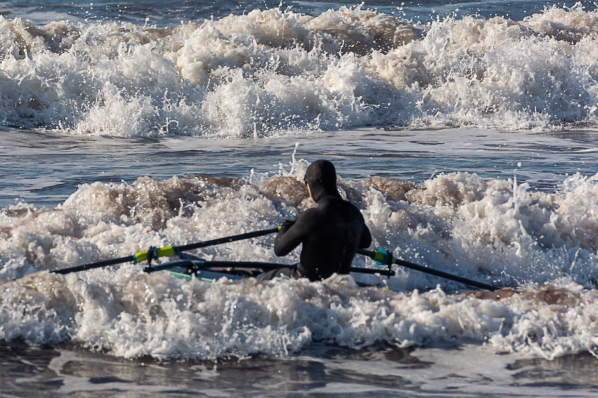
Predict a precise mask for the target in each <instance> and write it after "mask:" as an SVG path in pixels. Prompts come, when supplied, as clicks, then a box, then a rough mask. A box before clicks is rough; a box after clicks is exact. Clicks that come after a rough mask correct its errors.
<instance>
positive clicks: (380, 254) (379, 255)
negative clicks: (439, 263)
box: [357, 249, 498, 292]
mask: <svg viewBox="0 0 598 398" xmlns="http://www.w3.org/2000/svg"><path fill="white" fill-rule="evenodd" d="M357 253H359V254H363V255H365V256H368V257H369V258H371V259H372V260H374V261H377V262H380V263H386V262H387V261H388V257H387V256H388V255H389V254H388V252H386V251H383V250H374V251H371V250H364V249H359V250H358V251H357ZM392 263H393V264H397V265H401V266H403V267H406V268H411V269H414V270H416V271H421V272H425V273H427V274H431V275H436V276H440V277H441V278H445V279H450V280H452V281H455V282H460V283H463V284H465V285H469V286H474V287H478V288H480V289H486V290H490V291H491V292H493V291H495V290H498V288H497V287H495V286H492V285H487V284H485V283H482V282H478V281H474V280H471V279H467V278H463V277H461V276H457V275H452V274H447V273H446V272H442V271H438V270H435V269H433V268H428V267H424V266H421V265H417V264H413V263H410V262H407V261H403V260H399V259H397V258H395V257H392Z"/></svg>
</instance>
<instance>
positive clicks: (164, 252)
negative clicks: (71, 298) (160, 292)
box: [50, 227, 280, 274]
mask: <svg viewBox="0 0 598 398" xmlns="http://www.w3.org/2000/svg"><path fill="white" fill-rule="evenodd" d="M279 229H280V227H276V228H272V229H264V230H262V231H254V232H248V233H246V234H240V235H233V236H227V237H225V238H219V239H213V240H207V241H204V242H197V243H190V244H188V245H182V246H166V247H160V248H157V247H153V248H150V249H149V250H144V251H141V252H137V253H135V254H133V255H131V256H126V257H120V258H114V259H111V260H104V261H99V262H97V263H91V264H85V265H78V266H76V267H71V268H63V269H56V270H54V271H50V272H51V273H54V274H70V273H72V272H80V271H86V270H89V269H94V268H101V267H107V266H110V265H116V264H122V263H127V262H130V261H134V262H136V263H139V262H141V261H145V260H150V261H151V260H152V259H154V258H159V257H165V256H174V255H175V254H176V253H179V252H182V251H185V250H193V249H199V248H201V247H207V246H214V245H220V244H223V243H229V242H235V241H238V240H243V239H251V238H257V237H259V236H264V235H268V234H272V233H274V232H278V230H279Z"/></svg>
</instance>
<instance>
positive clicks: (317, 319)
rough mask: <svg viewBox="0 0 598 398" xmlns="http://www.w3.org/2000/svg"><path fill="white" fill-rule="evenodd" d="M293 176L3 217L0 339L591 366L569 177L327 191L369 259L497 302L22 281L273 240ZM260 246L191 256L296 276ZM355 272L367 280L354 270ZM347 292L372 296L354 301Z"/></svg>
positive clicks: (335, 282) (133, 349) (351, 287)
mask: <svg viewBox="0 0 598 398" xmlns="http://www.w3.org/2000/svg"><path fill="white" fill-rule="evenodd" d="M305 166H306V162H303V161H300V162H297V163H294V164H293V167H292V169H291V170H290V171H284V170H283V172H282V173H281V174H280V175H277V176H270V175H252V176H251V177H250V178H248V179H245V180H238V179H232V178H214V177H210V176H188V177H173V178H171V179H168V180H163V181H158V180H154V179H152V178H149V177H143V178H140V179H139V180H137V181H136V182H135V183H133V184H131V185H127V184H124V183H123V184H104V183H100V182H96V183H93V184H90V185H83V186H81V187H80V188H79V189H78V190H77V191H76V192H75V193H74V194H73V195H71V197H69V198H68V199H67V200H66V201H65V202H64V203H62V204H61V205H59V206H57V207H56V208H54V209H38V208H35V207H34V206H31V205H27V204H25V203H21V204H19V205H15V206H11V207H10V208H6V209H3V210H2V211H1V212H0V276H2V277H4V278H3V279H0V291H2V295H0V339H3V340H9V341H10V340H14V339H26V340H27V341H30V342H32V343H37V344H41V343H49V344H55V343H59V342H63V341H71V342H73V343H75V344H80V345H82V346H85V347H89V348H92V349H97V350H102V351H107V352H109V353H111V354H113V355H117V356H122V357H127V358H131V357H138V356H144V355H150V356H152V357H155V358H159V359H174V358H220V357H225V356H229V355H235V356H245V355H250V354H254V353H263V354H267V355H273V356H285V355H288V354H290V353H293V352H297V351H300V350H301V349H302V348H303V347H305V346H306V345H307V344H309V343H310V342H312V341H322V342H326V343H332V344H339V345H342V346H347V347H351V348H360V347H364V346H371V345H374V344H376V343H377V342H380V341H382V342H385V343H387V344H392V345H397V346H411V345H424V346H425V345H428V344H434V343H441V342H451V343H455V342H457V343H459V342H472V341H473V342H477V343H480V344H486V345H488V346H489V347H490V348H492V349H493V350H494V351H496V352H501V353H512V352H517V353H524V354H530V355H541V356H543V357H546V358H554V357H556V356H561V355H565V354H570V353H576V352H581V351H589V352H592V353H596V347H597V345H598V339H597V337H596V336H598V323H597V321H596V319H598V304H597V301H596V299H597V297H596V292H595V290H591V288H592V287H593V286H595V284H596V281H597V280H598V267H597V266H596V265H597V264H598V259H597V258H596V251H597V250H598V214H595V211H594V209H596V208H598V203H596V201H597V200H598V199H597V198H598V175H596V176H594V177H583V176H581V175H574V176H571V177H569V178H568V179H567V180H565V182H564V183H563V184H562V185H561V187H560V188H559V190H558V191H557V192H555V193H545V192H538V191H532V190H531V189H530V188H529V186H527V185H526V184H517V182H516V181H515V180H509V181H506V180H483V179H481V178H479V177H478V176H477V175H475V174H468V173H452V174H446V175H439V176H436V177H434V178H431V179H429V180H427V181H425V183H424V184H423V185H416V184H414V183H412V182H406V181H402V180H399V179H396V178H380V177H374V178H371V179H367V180H348V179H340V180H339V182H340V185H339V186H340V188H341V191H342V194H343V195H344V196H345V197H347V198H349V199H350V200H351V201H352V202H353V203H355V204H356V205H357V206H358V207H359V208H360V209H361V211H362V212H363V214H364V217H365V220H366V222H367V224H368V226H369V227H370V229H371V231H372V235H373V237H374V246H376V247H385V248H388V249H391V250H392V251H393V252H394V254H395V256H397V257H400V258H402V259H404V260H407V261H412V262H416V263H419V264H427V265H429V266H431V267H434V268H437V269H441V270H444V271H446V272H450V273H453V274H457V275H462V276H465V277H468V278H471V279H477V280H480V281H485V282H487V283H491V284H495V285H499V286H507V288H505V289H502V290H500V291H498V292H494V293H490V292H478V293H472V292H462V288H463V286H460V285H458V284H456V283H453V282H447V281H444V280H441V279H437V278H435V277H432V276H429V275H426V274H422V273H418V272H416V271H409V270H407V269H400V268H398V269H397V275H396V276H395V277H392V278H390V279H389V280H385V278H379V277H377V276H371V275H370V276H363V275H353V276H333V277H332V278H330V279H328V280H326V281H323V282H315V283H309V282H308V281H307V280H278V281H273V282H263V281H257V280H254V279H248V280H244V281H236V282H233V281H228V280H226V279H222V280H220V281H218V282H215V283H208V282H202V281H199V280H192V281H190V282H186V281H181V280H179V279H176V278H174V277H172V276H170V275H168V274H145V273H143V272H142V271H141V269H140V267H139V266H136V265H132V264H129V265H123V266H118V267H113V268H105V269H96V270H91V271H87V272H83V273H79V274H70V275H66V276H62V275H56V274H49V273H47V272H37V271H44V270H53V269H57V268H64V267H68V266H74V265H77V264H83V263H89V262H93V261H98V260H102V259H107V258H113V257H120V256H124V255H129V254H132V253H134V252H137V251H139V250H144V249H146V248H147V247H149V246H150V245H152V246H166V245H168V244H175V245H180V244H185V243H189V242H194V241H198V240H207V239H211V238H216V237H221V236H227V235H233V234H238V233H243V232H248V231H253V230H259V229H265V228H270V227H272V226H275V225H279V224H280V223H281V222H282V221H283V220H285V219H288V218H292V217H294V216H296V214H297V213H298V212H299V211H301V210H304V209H306V208H307V207H309V206H312V203H311V202H310V201H309V199H308V197H307V192H305V187H304V185H303V184H302V183H301V180H302V177H303V173H304V170H305ZM272 245H273V237H265V238H258V239H252V240H250V241H242V242H235V243H230V244H226V245H221V246H215V247H209V248H204V249H201V251H199V252H198V253H197V254H198V255H200V256H202V257H204V258H206V259H208V260H219V259H224V260H248V261H252V260H254V261H270V262H280V263H287V264H288V263H292V262H296V261H297V259H298V251H294V252H293V253H291V255H290V256H287V257H288V258H287V257H285V258H276V257H275V256H274V254H273V250H272ZM355 264H356V265H359V266H365V267H377V266H376V265H375V264H374V263H372V262H370V261H369V260H368V261H367V262H366V261H365V260H364V258H357V259H356V261H355ZM8 278H11V279H13V278H21V279H17V280H11V279H8ZM355 280H358V281H362V282H370V283H374V282H380V283H381V284H382V285H381V287H373V288H362V287H358V286H357V285H356V283H355ZM437 285H439V287H436V286H437ZM385 286H386V287H385ZM435 287H436V288H435ZM398 289H409V292H397V291H398ZM412 289H415V290H412Z"/></svg>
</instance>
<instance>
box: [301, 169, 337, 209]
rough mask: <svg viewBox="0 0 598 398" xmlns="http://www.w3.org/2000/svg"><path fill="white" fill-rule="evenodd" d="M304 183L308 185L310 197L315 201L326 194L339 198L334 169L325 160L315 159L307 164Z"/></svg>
mask: <svg viewBox="0 0 598 398" xmlns="http://www.w3.org/2000/svg"><path fill="white" fill-rule="evenodd" d="M305 184H307V185H308V188H309V192H310V194H311V197H312V199H313V200H315V201H316V202H317V201H318V200H320V198H322V197H323V196H326V195H332V196H335V197H338V198H340V194H339V193H338V190H337V189H336V170H335V169H334V165H333V164H332V163H330V162H329V161H327V160H316V161H315V162H313V163H312V164H310V165H309V167H308V168H307V171H306V172H305Z"/></svg>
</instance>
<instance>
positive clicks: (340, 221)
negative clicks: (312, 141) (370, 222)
mask: <svg viewBox="0 0 598 398" xmlns="http://www.w3.org/2000/svg"><path fill="white" fill-rule="evenodd" d="M305 184H306V185H307V190H308V192H309V195H310V197H311V198H312V199H313V200H314V201H315V202H316V203H317V204H318V206H317V207H315V208H312V209H308V210H306V211H304V212H303V213H301V214H300V215H299V217H298V218H297V220H296V221H291V220H287V221H285V222H284V223H283V224H282V226H281V228H280V231H279V232H278V235H277V236H276V241H275V242H274V253H275V254H276V255H277V256H279V257H280V256H286V255H287V254H289V253H290V252H291V251H292V250H293V249H294V248H296V247H297V246H299V245H300V244H301V243H303V248H302V250H301V257H300V262H299V264H297V265H295V266H294V267H285V268H278V269H274V270H272V271H268V272H266V273H264V274H261V275H260V276H259V277H258V278H259V279H261V280H270V279H273V278H275V277H277V276H281V275H286V276H288V277H291V278H308V279H309V280H310V281H317V280H322V279H326V278H328V277H330V276H331V275H332V274H334V273H337V274H348V273H349V268H350V267H351V262H352V261H353V257H355V254H356V252H357V250H358V249H361V248H366V247H368V246H369V245H370V244H371V243H372V236H371V235H370V231H369V229H368V227H367V225H366V224H365V221H364V219H363V215H362V214H361V212H360V211H359V209H357V207H355V206H354V205H352V204H351V203H350V202H348V201H346V200H343V199H342V198H341V196H340V194H339V193H338V189H337V188H336V170H335V168H334V165H333V164H332V163H330V162H329V161H327V160H317V161H315V162H313V163H312V164H311V165H309V167H308V168H307V171H306V173H305Z"/></svg>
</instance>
